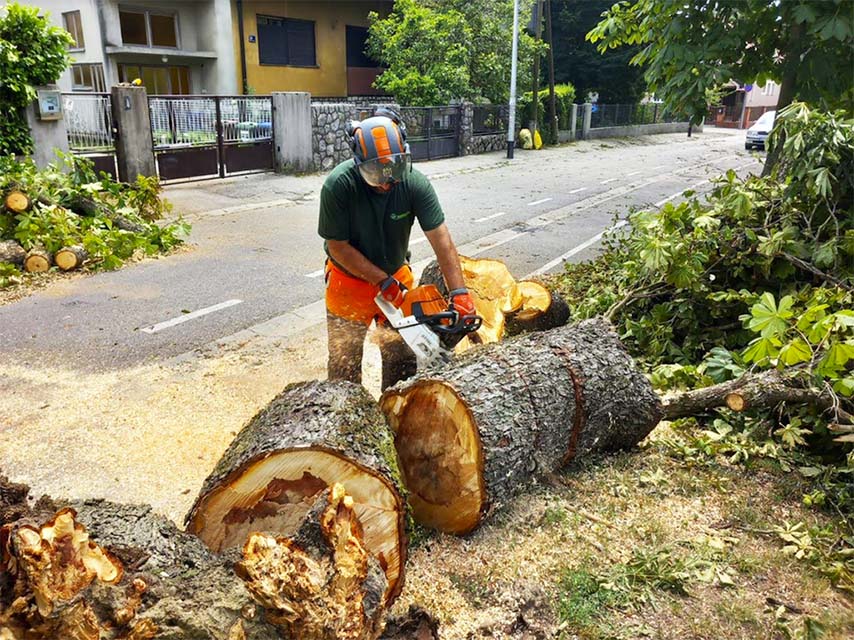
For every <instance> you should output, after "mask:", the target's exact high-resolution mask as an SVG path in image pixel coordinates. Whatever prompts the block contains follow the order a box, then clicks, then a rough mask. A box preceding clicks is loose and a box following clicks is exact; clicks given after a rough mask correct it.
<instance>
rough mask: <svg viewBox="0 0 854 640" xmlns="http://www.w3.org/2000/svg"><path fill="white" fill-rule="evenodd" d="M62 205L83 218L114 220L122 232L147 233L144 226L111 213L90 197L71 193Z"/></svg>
mask: <svg viewBox="0 0 854 640" xmlns="http://www.w3.org/2000/svg"><path fill="white" fill-rule="evenodd" d="M62 205H63V206H65V207H66V208H68V209H71V210H72V211H74V212H75V213H77V214H79V215H82V216H89V217H92V216H100V217H102V218H107V219H108V220H112V221H113V224H114V225H116V226H117V227H118V228H119V229H121V230H122V231H130V232H132V233H145V227H144V226H143V225H141V224H139V223H138V222H134V221H133V220H130V219H128V218H127V217H126V216H123V215H122V214H120V213H116V212H115V211H111V210H110V209H109V208H108V207H106V206H104V205H103V204H101V203H100V202H97V201H96V200H94V199H92V198H90V197H88V196H84V195H83V194H80V193H76V192H75V193H70V194H69V195H68V196H66V197H65V198H63V200H62Z"/></svg>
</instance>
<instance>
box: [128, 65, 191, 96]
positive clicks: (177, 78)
mask: <svg viewBox="0 0 854 640" xmlns="http://www.w3.org/2000/svg"><path fill="white" fill-rule="evenodd" d="M136 78H139V79H140V80H142V84H143V86H144V87H145V90H146V91H147V92H148V93H149V94H150V95H187V94H188V93H190V69H189V67H166V66H163V67H155V66H141V65H138V64H120V65H119V82H133V81H134V80H135V79H136Z"/></svg>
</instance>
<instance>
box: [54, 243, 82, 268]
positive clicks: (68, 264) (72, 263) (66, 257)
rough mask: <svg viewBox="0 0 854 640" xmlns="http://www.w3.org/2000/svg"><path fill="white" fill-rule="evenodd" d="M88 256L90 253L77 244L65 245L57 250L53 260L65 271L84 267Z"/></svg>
mask: <svg viewBox="0 0 854 640" xmlns="http://www.w3.org/2000/svg"><path fill="white" fill-rule="evenodd" d="M88 258H89V254H88V253H87V251H86V249H84V248H83V247H82V246H80V245H79V244H77V245H72V246H70V247H63V248H62V249H60V250H59V251H57V252H56V254H54V256H53V261H54V262H55V263H56V266H57V267H59V268H60V269H62V270H63V271H71V270H72V269H79V268H80V267H82V266H83V263H84V262H86V260H87V259H88Z"/></svg>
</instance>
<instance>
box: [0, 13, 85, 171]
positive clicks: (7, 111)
mask: <svg viewBox="0 0 854 640" xmlns="http://www.w3.org/2000/svg"><path fill="white" fill-rule="evenodd" d="M73 42H74V41H73V39H72V38H71V35H70V34H69V33H68V32H67V31H65V30H64V29H61V28H59V27H54V26H51V24H50V22H48V20H47V18H46V17H45V16H44V15H40V14H39V9H38V8H36V7H26V6H22V5H20V4H18V3H17V2H12V3H10V4H8V5H6V7H5V8H3V9H2V10H0V104H2V105H3V106H4V107H5V108H4V114H3V118H0V155H8V154H25V153H30V152H31V151H32V139H31V138H30V130H29V127H28V126H27V121H26V118H25V117H24V109H25V108H26V106H27V104H29V103H30V102H32V101H33V100H34V99H35V98H36V90H35V87H37V86H39V85H45V84H50V83H52V82H56V80H57V79H58V78H59V76H60V75H61V74H62V72H63V71H65V69H66V68H67V67H68V65H69V63H70V62H71V61H70V59H69V57H68V53H67V50H68V46H69V45H71V44H73Z"/></svg>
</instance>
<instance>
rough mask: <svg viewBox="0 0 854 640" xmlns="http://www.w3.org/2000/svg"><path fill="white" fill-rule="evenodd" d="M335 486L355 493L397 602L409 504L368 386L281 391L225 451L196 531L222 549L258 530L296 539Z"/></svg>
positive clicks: (205, 490)
mask: <svg viewBox="0 0 854 640" xmlns="http://www.w3.org/2000/svg"><path fill="white" fill-rule="evenodd" d="M336 482H337V483H340V484H342V485H343V486H344V488H345V489H346V491H347V493H348V494H349V495H350V496H352V497H353V501H354V506H353V509H354V511H355V513H356V515H357V516H358V518H359V521H360V522H361V525H362V527H364V542H365V546H366V548H367V549H368V551H369V552H370V553H371V554H373V555H374V556H376V557H377V559H378V560H379V562H380V564H381V565H382V567H383V569H384V570H385V572H386V576H387V578H388V589H387V592H386V599H387V601H388V602H389V603H390V602H392V601H393V600H394V599H395V598H396V597H397V595H398V594H399V593H400V589H401V588H402V586H403V577H404V562H405V560H406V535H405V505H404V503H403V499H402V497H401V491H402V487H401V484H400V479H399V471H398V468H397V461H396V458H395V451H394V444H393V441H392V436H391V432H390V430H389V428H388V425H387V424H386V421H385V418H384V417H383V415H382V413H380V411H379V409H378V407H377V405H376V402H375V401H374V400H373V398H371V397H370V395H369V394H368V392H367V391H365V389H364V388H362V387H361V386H359V385H355V384H351V383H348V382H307V383H298V384H294V385H291V386H289V387H287V388H286V389H285V390H284V391H282V392H281V393H280V394H279V395H278V396H277V397H276V398H274V399H273V400H272V401H271V402H270V404H269V405H268V406H267V407H265V408H264V409H262V410H261V411H260V412H259V413H258V414H257V415H256V416H255V417H254V418H253V419H252V420H250V421H249V423H248V424H247V425H246V426H245V427H244V428H243V429H242V430H241V431H240V433H238V435H237V436H236V437H235V439H234V441H233V442H232V443H231V446H230V447H229V448H228V450H227V451H226V452H225V453H224V454H223V456H222V458H221V459H220V461H219V463H218V464H217V465H216V467H215V469H214V470H213V472H212V473H211V474H210V475H209V476H208V478H207V480H205V483H204V486H203V487H202V490H201V492H200V494H199V497H198V499H197V500H196V503H195V504H194V505H193V507H192V509H191V510H190V512H189V513H188V515H187V528H188V531H190V532H192V533H194V534H196V535H197V536H199V537H200V538H201V539H202V540H203V541H204V542H205V544H207V545H208V547H210V548H211V549H212V550H214V551H222V550H224V549H229V548H235V547H239V546H241V545H243V544H244V542H245V541H246V539H247V537H248V535H249V534H250V533H252V532H256V531H261V532H264V533H268V534H271V535H274V536H277V537H282V536H290V535H292V534H293V533H294V531H295V527H297V526H298V525H299V523H300V522H301V521H302V519H303V517H304V516H305V513H306V512H307V511H308V510H309V509H311V508H312V505H313V504H314V502H315V501H316V500H317V498H318V496H319V495H320V494H321V492H323V491H324V490H325V489H326V488H327V487H328V486H331V485H332V484H333V483H336Z"/></svg>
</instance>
